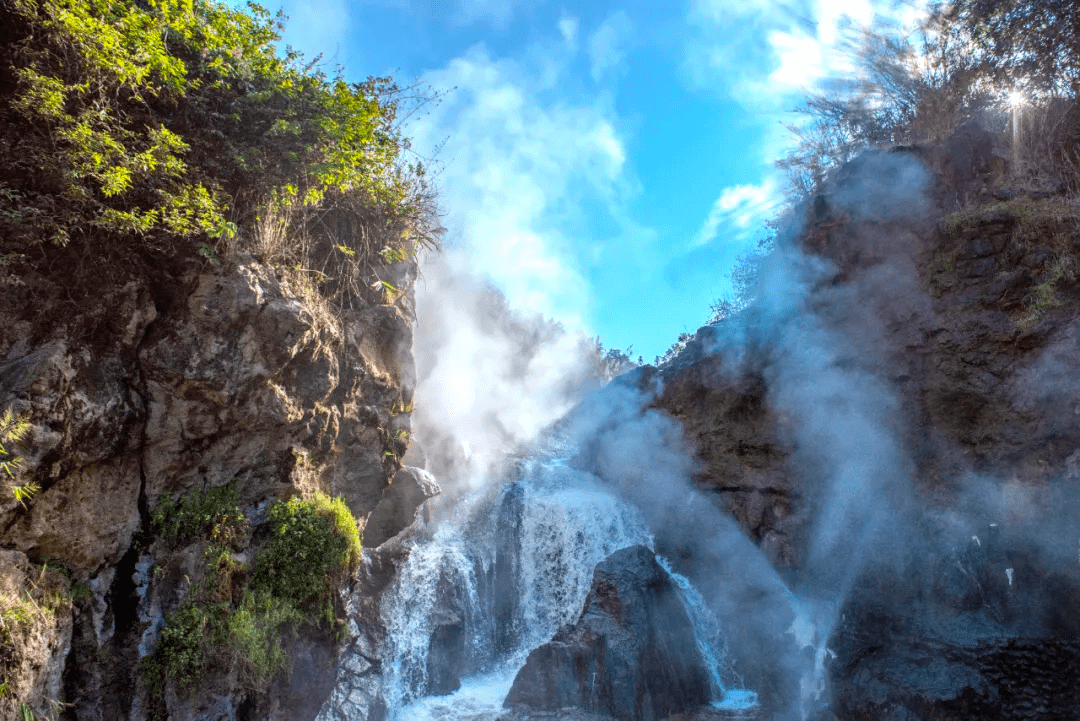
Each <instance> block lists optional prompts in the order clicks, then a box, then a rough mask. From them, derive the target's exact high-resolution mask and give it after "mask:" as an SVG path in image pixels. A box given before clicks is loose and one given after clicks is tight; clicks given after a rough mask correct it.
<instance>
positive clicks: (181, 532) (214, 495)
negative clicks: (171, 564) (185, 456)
mask: <svg viewBox="0 0 1080 721" xmlns="http://www.w3.org/2000/svg"><path fill="white" fill-rule="evenodd" d="M150 525H151V529H152V530H153V532H154V534H155V535H157V536H160V537H161V538H162V539H164V540H165V542H166V543H167V544H168V545H169V547H171V548H176V547H177V546H181V545H184V544H185V543H188V542H190V541H192V540H193V539H194V538H196V537H197V536H200V535H203V534H205V533H206V532H208V531H211V530H212V529H217V530H215V533H218V534H226V533H228V534H232V535H235V536H239V534H241V533H243V531H244V530H246V526H247V518H246V516H244V514H243V513H241V512H240V506H239V505H238V503H237V484H236V483H229V484H226V485H224V486H218V487H217V488H207V489H204V490H202V491H192V492H189V493H187V494H185V495H183V496H181V497H180V498H179V499H178V500H177V499H174V498H173V497H172V496H169V495H163V496H162V497H161V499H160V500H159V501H158V505H157V508H155V509H154V512H153V513H152V514H151V516H150Z"/></svg>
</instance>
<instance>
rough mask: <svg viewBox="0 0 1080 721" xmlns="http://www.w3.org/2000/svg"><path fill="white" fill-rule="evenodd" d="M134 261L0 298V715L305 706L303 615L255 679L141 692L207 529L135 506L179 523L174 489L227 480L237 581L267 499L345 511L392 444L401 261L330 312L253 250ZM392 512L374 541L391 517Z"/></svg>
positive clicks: (320, 632)
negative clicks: (1, 467) (10, 467)
mask: <svg viewBox="0 0 1080 721" xmlns="http://www.w3.org/2000/svg"><path fill="white" fill-rule="evenodd" d="M60 252H61V251H56V254H57V255H59V253H60ZM64 262H66V261H64ZM132 265H138V266H139V267H138V269H137V270H136V271H132V272H127V273H126V278H125V279H124V282H122V283H116V282H110V281H111V279H108V278H103V279H101V282H100V283H99V284H98V286H97V287H96V288H95V289H94V291H93V292H92V293H87V292H86V291H85V288H84V289H81V290H77V291H75V292H74V293H73V292H71V291H69V290H66V289H65V285H66V284H67V283H68V282H70V278H71V276H65V274H64V273H52V274H50V273H48V272H46V271H35V272H33V273H29V274H27V275H25V276H24V277H23V278H22V282H21V284H19V285H15V286H7V287H5V292H4V293H2V294H0V318H2V319H3V333H0V359H2V361H0V408H4V409H8V408H10V409H12V410H13V412H14V413H16V414H20V415H24V416H25V417H27V418H29V420H30V422H31V424H32V426H31V430H30V432H29V434H28V435H27V436H26V437H25V438H24V439H23V441H22V442H21V443H20V444H19V446H18V451H19V452H20V453H21V455H22V457H23V459H24V462H23V466H22V468H21V470H20V473H19V481H20V483H25V484H36V485H37V486H38V487H39V490H37V492H36V493H34V494H33V495H32V497H31V498H30V499H29V500H24V502H19V501H18V500H17V499H15V498H14V497H13V495H12V494H11V493H7V492H5V493H4V494H3V496H2V497H0V546H2V547H3V548H4V549H6V550H4V551H3V553H4V554H5V555H4V560H3V564H4V569H5V570H4V573H3V574H2V577H3V582H4V584H5V585H4V588H3V589H2V592H3V594H4V599H5V600H4V621H5V633H4V634H3V636H0V649H2V653H0V668H2V669H3V674H4V678H5V683H6V684H8V689H9V691H8V693H5V694H3V695H0V704H3V706H0V708H2V709H3V710H2V711H0V714H2V715H3V716H4V717H5V718H7V717H13V716H14V714H15V713H16V710H17V709H18V708H20V707H22V706H25V707H27V708H29V709H31V710H32V711H33V712H34V713H35V714H37V716H38V717H39V718H56V717H57V716H63V717H65V718H72V719H75V718H77V719H118V718H129V719H140V718H148V717H152V716H153V715H154V714H156V713H161V712H167V714H168V717H169V718H173V719H181V718H184V719H196V718H214V719H218V718H288V719H299V718H313V717H314V715H315V713H316V712H317V710H318V708H319V706H320V705H321V703H322V701H323V696H325V695H328V694H329V688H324V685H325V684H322V685H321V684H320V683H316V682H315V681H316V680H317V678H318V677H320V676H321V675H324V676H325V677H326V678H327V679H332V678H333V674H332V673H327V674H321V673H320V670H327V669H328V667H331V666H332V665H333V664H334V662H335V659H336V654H337V648H338V644H339V642H340V641H341V639H340V635H339V636H338V637H335V635H334V633H331V631H328V630H327V629H326V628H325V627H323V626H319V627H316V626H313V625H301V626H300V627H299V629H300V633H299V635H297V636H295V637H288V638H287V639H286V641H285V645H286V648H285V651H286V653H287V654H288V655H289V656H290V657H291V658H292V667H293V668H294V669H295V673H294V674H293V676H292V681H291V682H285V683H281V682H275V683H274V684H273V690H272V691H270V690H269V688H270V686H267V685H265V684H264V685H262V686H259V685H258V684H252V683H251V682H250V679H249V678H245V675H244V672H243V671H244V670H243V669H242V668H231V669H218V670H217V671H216V672H215V673H213V674H211V675H209V676H208V678H210V679H211V681H210V682H209V683H208V684H206V685H204V686H203V687H201V688H199V689H198V692H197V693H193V692H191V691H190V690H187V691H185V690H184V689H181V688H179V687H176V688H174V687H172V686H168V687H167V689H166V693H165V694H164V696H163V697H162V698H159V699H158V701H156V702H154V701H151V700H148V696H147V688H146V683H145V682H144V676H145V674H144V672H143V664H145V659H146V658H147V657H148V655H150V654H151V653H152V652H153V650H154V649H155V647H156V646H157V644H158V642H159V639H160V637H161V633H162V628H163V626H164V624H165V619H166V618H167V617H168V616H169V614H170V613H171V612H173V611H175V610H176V609H177V608H178V607H179V606H180V605H181V604H182V603H183V601H184V599H185V598H187V597H188V596H190V595H191V593H193V591H192V589H193V588H197V587H200V586H199V585H200V583H202V582H203V581H204V580H205V578H204V577H206V576H208V575H209V573H210V570H208V567H207V562H206V561H205V560H204V558H208V557H209V556H208V555H207V554H208V552H209V549H211V547H212V544H213V543H214V542H215V536H214V534H215V533H217V531H216V530H213V529H210V528H209V526H208V527H207V528H208V530H207V532H206V533H205V534H204V533H202V532H197V533H189V534H187V535H184V534H183V533H178V532H175V531H176V528H175V527H173V529H172V531H173V532H172V535H170V530H169V529H168V526H167V523H168V521H169V518H167V517H166V516H168V515H169V514H160V513H158V514H157V515H155V513H156V512H158V511H159V510H160V509H163V508H164V509H170V508H172V509H174V510H173V513H172V515H173V516H174V517H176V518H179V513H180V512H179V511H176V510H175V509H176V508H177V506H176V504H178V503H179V504H183V503H184V502H185V501H184V499H191V498H196V499H197V498H202V499H206V498H208V497H209V496H208V495H207V494H208V493H210V492H213V491H214V489H218V490H220V489H230V491H231V492H232V493H233V499H234V503H235V505H236V507H237V508H238V509H239V510H240V511H241V512H242V514H243V515H244V519H242V522H241V525H240V526H239V527H240V528H242V529H244V530H243V532H242V533H241V534H240V535H241V536H242V538H232V539H230V540H229V543H230V544H231V545H230V548H231V550H232V551H233V553H232V555H231V557H230V558H231V561H229V563H230V564H232V565H230V568H232V569H234V571H235V569H240V572H239V573H233V575H232V576H231V578H232V579H233V583H234V584H240V585H242V583H243V580H242V579H243V578H244V577H246V574H247V571H246V570H244V569H245V568H247V567H248V566H250V567H252V568H254V564H253V563H252V557H253V554H254V550H255V549H256V548H257V547H260V546H261V545H262V544H264V543H265V541H266V534H267V533H268V530H269V526H268V520H267V508H268V506H270V504H271V503H272V502H273V501H275V500H277V499H280V498H286V497H290V496H294V495H296V496H309V495H310V494H312V493H314V492H316V491H321V492H325V493H328V494H331V495H338V496H341V497H343V498H344V499H345V500H346V502H347V504H348V507H349V509H350V510H351V511H352V513H353V514H354V515H355V516H356V518H357V519H359V520H360V521H361V524H362V522H363V520H364V519H365V518H366V517H367V516H368V515H369V514H370V513H371V512H372V511H373V510H374V509H375V508H376V507H377V506H378V504H379V503H380V501H381V500H382V499H383V495H384V492H385V491H386V490H387V489H388V488H391V487H392V485H391V484H392V483H393V481H394V479H395V476H396V475H397V473H398V472H399V469H400V467H401V466H400V460H399V459H400V458H401V457H402V456H403V455H404V453H405V451H406V448H407V445H408V440H409V433H410V420H409V412H408V410H411V401H412V393H413V386H414V384H415V372H414V368H413V361H412V332H413V327H412V324H413V310H412V305H411V304H412V295H411V286H412V282H413V280H414V279H415V277H416V264H415V260H406V261H402V262H399V263H395V264H393V265H390V266H385V267H382V268H380V269H379V272H380V273H381V275H380V277H382V278H384V279H386V280H387V281H392V282H393V285H394V288H395V289H396V290H397V291H400V292H395V293H394V294H389V293H374V292H373V293H370V294H369V295H368V297H366V298H359V297H358V298H354V299H353V301H354V302H353V304H352V305H353V307H352V309H349V310H334V309H331V307H330V306H329V305H328V304H327V303H326V302H325V301H324V300H323V299H322V298H321V297H320V296H319V295H318V293H316V292H314V291H313V290H312V288H311V287H310V286H307V285H305V283H304V282H303V278H302V276H301V275H300V274H299V273H294V272H284V271H282V270H280V269H277V268H274V267H270V266H268V265H265V264H262V263H260V262H258V261H256V260H255V259H254V258H251V257H243V256H241V257H239V258H236V259H235V260H233V261H232V262H228V263H226V264H224V265H221V266H215V265H211V264H210V263H208V262H205V261H204V260H203V259H202V258H199V257H188V258H186V259H182V260H181V261H177V262H169V263H163V264H162V265H160V266H158V267H154V266H153V264H135V263H133V264H132ZM39 267H41V266H39ZM80 293H81V295H80ZM73 295H74V298H73V297H72V296H73ZM436 490H437V489H436ZM425 492H427V494H428V495H430V493H432V492H435V491H434V490H430V489H426V490H425ZM384 505H385V503H384ZM397 505H401V503H400V502H398V503H397ZM414 505H415V504H414ZM181 507H183V506H182V505H181ZM189 507H194V506H189ZM394 510H395V511H396V513H393V514H391V513H384V514H383V515H384V516H386V517H385V518H383V519H382V520H381V521H380V523H379V530H378V533H379V534H383V535H386V534H390V535H392V534H393V533H394V532H396V531H397V530H400V528H397V527H392V526H394V524H395V523H397V524H398V525H401V524H402V523H405V522H407V521H400V520H399V519H400V518H403V517H404V516H403V515H402V511H401V510H400V509H397V508H396V506H395V508H394ZM216 512H217V511H211V513H216ZM219 522H220V519H218V520H215V521H213V523H214V524H218V525H221V524H220V523H219ZM217 527H218V526H217V525H215V526H214V528H215V529H216V528H217ZM167 536H168V538H166V537H167ZM54 570H55V571H59V572H60V573H55V572H54ZM252 572H254V571H252ZM239 588H240V587H239V586H237V588H236V589H234V591H235V592H236V593H239V592H240V590H238V589H239ZM46 596H47V597H48V598H47V599H46ZM19 604H22V605H21V606H20V605H19ZM24 606H25V607H26V608H27V609H30V610H29V611H26V612H25V613H22V612H19V613H22V615H21V616H17V617H16V616H13V615H12V614H13V613H16V612H15V611H12V609H17V608H23V607H24ZM12 629H15V630H14V631H13V630H12ZM331 630H332V629H331ZM346 641H347V639H346ZM320 694H321V696H320ZM155 703H157V704H159V705H157V706H155ZM160 704H164V706H161V705H160ZM9 707H10V708H9Z"/></svg>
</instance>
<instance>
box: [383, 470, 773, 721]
mask: <svg viewBox="0 0 1080 721" xmlns="http://www.w3.org/2000/svg"><path fill="white" fill-rule="evenodd" d="M445 510H446V511H447V512H446V513H443V514H441V515H442V516H443V520H442V521H441V522H440V523H439V524H438V525H437V527H436V529H435V530H434V532H433V533H430V534H429V535H427V536H424V537H418V538H417V539H416V540H415V545H414V546H413V547H412V549H411V550H410V553H409V556H408V559H407V560H406V561H405V562H404V563H403V565H402V566H401V567H400V569H399V570H398V573H397V575H396V577H395V579H394V581H393V583H392V584H391V585H390V587H388V588H387V589H386V591H385V592H384V593H383V596H382V601H381V610H380V613H381V616H382V621H383V623H384V625H385V627H386V632H387V640H386V643H385V648H384V649H383V652H382V657H383V663H384V669H385V670H384V686H383V697H384V699H385V702H386V707H387V715H388V717H389V718H390V719H391V720H392V721H420V720H423V719H436V718H438V719H470V720H473V721H481V720H488V719H495V718H496V717H497V716H499V715H501V714H502V713H504V710H503V709H502V702H503V699H504V698H505V696H506V694H507V692H508V691H509V689H510V686H511V684H512V682H513V679H514V676H515V674H516V673H517V671H518V670H519V669H520V668H521V666H522V665H523V664H524V662H525V658H526V656H527V655H528V653H529V651H531V650H532V649H534V648H536V647H537V646H539V645H541V644H543V643H545V642H546V641H549V640H550V639H551V637H552V635H553V634H554V633H555V631H556V630H557V629H558V628H559V626H560V625H563V624H567V623H573V622H574V621H575V620H576V619H577V617H578V615H579V614H580V612H581V608H582V605H583V603H584V601H585V597H586V595H587V594H588V591H589V588H590V585H591V582H592V577H593V569H594V567H595V566H596V564H597V563H599V562H600V561H601V560H603V559H604V558H605V557H607V556H608V555H610V554H611V553H613V552H614V551H616V550H619V549H621V548H625V547H627V546H631V545H635V544H640V545H644V546H647V547H649V548H652V547H653V537H652V533H651V532H650V531H649V529H648V527H647V526H646V525H645V522H644V520H643V519H642V517H641V515H640V513H639V512H638V511H637V510H636V509H635V508H634V507H632V506H631V505H629V504H627V503H625V502H623V501H621V500H619V499H618V498H616V497H615V496H614V495H613V494H612V493H611V492H610V491H609V490H607V489H606V488H605V487H604V486H603V484H602V482H601V481H600V480H599V479H597V478H596V477H595V476H593V475H591V474H588V473H585V472H582V471H579V470H575V469H573V468H571V467H570V466H568V465H567V464H566V463H565V460H564V459H561V458H543V459H533V460H530V461H527V462H524V463H522V464H521V466H520V468H519V472H518V473H517V474H516V478H515V480H513V481H512V482H509V483H507V484H505V485H504V486H503V487H501V488H498V489H494V490H488V491H487V492H486V493H484V494H480V495H474V496H473V497H469V498H463V499H461V500H459V501H458V502H457V503H456V504H455V505H453V507H452V508H449V509H445ZM662 563H663V561H662ZM663 565H664V566H665V568H667V569H668V570H669V572H671V571H670V566H669V565H668V564H666V563H664V564H663ZM671 575H672V577H673V579H674V580H675V581H676V583H677V585H678V587H679V588H680V590H681V592H682V598H683V603H684V605H685V607H686V609H687V612H688V615H689V616H690V618H691V620H692V622H693V623H694V626H695V630H696V633H697V636H698V647H699V650H700V651H701V653H702V657H703V658H704V659H706V662H707V663H708V664H709V665H710V667H711V670H712V675H713V679H712V680H713V684H714V687H715V688H714V697H715V698H716V699H718V700H719V699H720V698H721V697H725V699H726V700H725V701H724V703H725V704H726V705H727V706H728V707H730V706H731V705H732V704H733V703H734V704H736V705H741V706H743V707H745V706H752V705H753V703H754V698H753V694H752V693H751V692H741V693H740V692H734V693H732V692H728V693H727V694H726V695H725V692H724V689H723V685H722V683H721V680H720V673H719V671H720V664H721V662H722V653H721V650H722V649H723V639H722V636H721V635H720V633H719V627H718V624H717V623H716V620H715V618H714V617H713V616H712V615H711V613H710V612H709V610H708V608H707V606H706V604H705V602H704V600H703V599H702V598H701V596H700V594H698V593H697V591H696V590H695V589H694V588H693V586H692V585H691V584H690V582H689V581H688V580H687V579H686V578H684V577H682V576H680V575H678V574H675V573H672V574H671ZM459 679H460V687H458V683H459Z"/></svg>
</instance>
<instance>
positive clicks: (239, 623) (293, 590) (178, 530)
mask: <svg viewBox="0 0 1080 721" xmlns="http://www.w3.org/2000/svg"><path fill="white" fill-rule="evenodd" d="M236 492H237V489H236V487H235V486H234V485H229V486H223V487H221V488H218V489H211V490H208V491H206V492H197V491H193V492H191V493H188V494H187V495H185V496H183V497H182V498H180V499H179V500H173V499H172V498H170V497H167V496H166V497H163V499H162V501H161V503H160V504H159V505H158V508H157V509H155V512H154V514H153V518H152V527H153V529H154V530H155V532H157V533H159V534H162V535H163V536H165V537H166V538H167V539H171V541H170V545H172V546H173V547H175V546H176V545H178V544H180V543H184V542H190V541H193V540H196V539H200V538H201V539H202V540H203V541H205V542H206V552H205V556H204V558H205V561H206V567H205V577H204V580H203V582H202V583H200V584H196V585H194V586H193V587H192V588H191V590H190V592H189V595H188V598H187V599H186V600H185V601H184V603H183V604H182V605H181V606H180V607H179V608H178V609H177V610H175V611H174V612H172V613H171V614H170V615H169V616H168V618H167V619H166V624H165V627H164V629H163V630H162V635H161V640H160V642H159V643H158V645H157V647H156V648H155V650H154V652H153V654H151V656H150V657H148V658H147V659H146V661H144V666H143V673H144V675H145V678H146V681H147V688H148V690H149V693H150V696H151V699H152V700H153V701H155V702H156V703H160V700H161V698H162V693H163V691H164V684H165V680H166V679H168V678H173V679H175V680H176V681H177V683H178V685H179V686H180V688H181V689H184V690H187V691H188V692H193V691H195V690H196V689H197V688H198V686H199V684H200V682H201V681H202V679H204V678H205V675H206V673H207V671H208V670H209V668H210V667H211V666H212V665H213V664H214V663H215V661H220V662H221V663H223V664H224V665H225V666H227V667H229V668H234V669H239V671H240V673H241V675H242V676H243V678H244V680H245V683H247V684H248V685H249V686H250V687H252V688H263V687H265V685H266V684H267V683H268V682H269V681H270V679H272V678H273V677H274V676H275V675H276V674H278V673H279V672H281V671H283V670H284V669H285V668H286V667H287V665H288V658H287V656H286V653H285V649H284V648H283V646H282V643H281V630H282V628H283V627H285V626H296V625H298V624H300V623H304V622H310V623H313V624H319V623H321V622H323V621H325V622H326V623H327V625H330V626H333V623H334V597H335V596H334V588H335V585H336V584H337V583H339V582H340V581H341V580H342V578H343V576H344V574H345V573H346V572H347V571H348V570H349V569H351V568H354V567H355V566H356V564H357V563H358V562H359V560H360V557H361V553H362V551H361V544H360V534H359V532H358V530H357V525H356V519H355V518H354V517H353V515H352V513H351V512H350V511H349V508H348V506H346V505H345V502H344V501H343V500H342V499H341V498H331V497H329V496H327V495H325V494H321V493H320V494H316V495H315V496H314V497H313V498H312V499H310V500H303V499H300V498H292V499H289V500H286V501H277V502H275V503H274V504H273V505H272V506H271V507H270V513H269V516H270V538H269V540H268V541H267V543H266V547H265V549H263V550H262V552H261V553H260V554H258V555H257V556H256V558H255V561H254V564H253V566H254V572H251V573H249V569H248V568H247V567H246V566H245V565H244V564H243V563H241V562H240V561H239V560H237V557H236V556H235V555H234V553H233V552H234V550H238V549H239V548H241V547H244V546H246V545H247V543H248V542H249V540H250V539H249V537H248V536H249V529H248V527H247V524H246V521H244V522H241V521H240V520H239V519H243V518H244V516H243V515H242V514H241V513H240V511H239V509H238V508H237V506H236Z"/></svg>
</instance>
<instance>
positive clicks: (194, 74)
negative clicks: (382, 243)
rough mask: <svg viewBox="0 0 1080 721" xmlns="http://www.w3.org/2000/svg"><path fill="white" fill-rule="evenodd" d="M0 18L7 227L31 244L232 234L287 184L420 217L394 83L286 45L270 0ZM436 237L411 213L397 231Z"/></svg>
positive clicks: (59, 6) (47, 0) (79, 4)
mask: <svg viewBox="0 0 1080 721" xmlns="http://www.w3.org/2000/svg"><path fill="white" fill-rule="evenodd" d="M0 24H3V25H4V26H5V27H6V28H10V31H9V32H10V35H9V37H11V38H12V41H10V42H9V43H8V44H7V45H6V46H5V47H4V48H0V54H2V55H3V57H0V62H2V63H3V64H4V65H5V66H10V67H11V69H12V71H13V73H14V77H15V78H16V79H17V87H15V88H12V89H11V90H8V91H4V92H3V93H2V94H3V95H5V96H7V97H8V98H9V102H10V105H11V107H12V108H13V109H14V110H15V112H16V113H17V115H16V116H13V117H11V118H9V123H11V124H12V125H11V126H9V127H4V135H5V136H7V139H6V140H5V141H4V142H3V143H0V162H3V163H4V166H5V169H6V170H8V171H9V173H8V178H7V180H6V183H7V186H5V188H4V190H5V191H6V192H4V193H0V231H2V232H3V233H4V234H5V235H6V236H8V237H10V238H11V239H13V240H18V241H19V242H21V243H22V244H23V245H24V246H25V247H29V246H31V245H33V244H35V243H41V242H45V241H48V242H51V243H54V244H57V245H64V244H66V243H67V242H69V241H70V240H71V239H72V238H75V237H83V238H87V237H90V236H92V235H94V234H95V233H97V232H100V231H105V232H106V233H109V234H111V235H112V236H113V237H114V239H115V238H116V237H130V238H135V239H141V240H140V241H139V242H141V243H143V244H144V245H147V244H148V245H149V246H150V247H154V248H157V249H162V250H170V249H172V248H174V247H175V246H176V244H175V242H173V241H172V240H171V239H172V238H176V237H180V238H192V239H195V240H196V241H199V240H202V241H204V243H203V245H202V247H204V248H205V247H211V248H212V246H210V245H209V244H207V243H205V240H208V239H222V240H227V239H229V238H231V237H232V236H234V235H236V234H237V232H238V227H237V224H238V221H239V220H244V219H247V218H249V217H250V216H251V215H253V214H254V211H255V209H256V208H257V207H258V206H260V205H262V204H264V203H266V202H273V200H274V199H275V198H282V197H289V198H293V199H296V201H297V202H298V203H299V204H300V205H301V206H302V207H304V208H310V209H314V208H315V207H316V206H322V207H330V206H334V205H340V204H341V203H342V200H343V199H346V198H349V199H351V200H350V202H349V203H346V205H350V204H352V205H356V204H359V205H360V206H363V207H364V208H365V209H367V212H369V213H374V214H375V215H378V216H379V217H381V218H384V219H390V220H391V221H394V219H403V220H404V221H407V222H405V223H404V226H405V227H407V228H412V229H414V231H416V229H417V228H422V227H424V224H423V223H422V222H420V220H421V217H422V216H424V214H425V213H428V212H429V211H430V207H429V206H428V205H426V203H428V202H429V200H430V196H429V195H428V191H427V184H426V181H424V179H423V177H424V171H423V168H422V166H421V165H420V164H416V165H412V166H409V165H407V164H405V163H404V162H403V161H402V159H401V158H402V153H403V151H405V150H407V149H408V141H407V140H406V139H404V138H403V137H402V136H401V134H400V131H399V129H398V122H397V117H398V102H399V98H400V96H401V89H400V88H399V87H398V86H397V85H395V84H394V83H393V82H392V80H391V79H390V78H369V79H368V80H367V81H365V82H361V83H349V82H346V81H345V80H344V79H343V78H342V77H341V75H340V72H338V73H335V74H332V75H328V74H327V73H325V72H324V71H322V70H321V69H319V68H318V66H317V64H316V63H315V62H307V61H305V60H304V58H303V57H302V56H301V55H300V54H298V53H296V52H293V51H292V50H287V51H286V52H285V53H279V51H278V47H277V45H276V43H277V42H278V41H279V39H280V32H281V30H282V27H283V26H282V16H281V14H280V13H279V14H278V15H276V16H275V15H271V14H270V13H269V12H267V11H266V10H265V9H264V8H262V7H261V6H259V5H257V4H255V3H249V4H248V6H247V8H246V9H234V8H232V7H230V6H229V5H227V4H226V3H224V2H217V1H216V0H148V1H147V2H145V3H131V2H126V1H123V0H9V2H7V3H5V4H4V6H2V7H0ZM305 217H306V218H307V217H314V215H313V214H308V215H305ZM393 224H394V223H393V222H391V225H393ZM431 239H432V236H430V235H428V234H426V233H425V232H423V231H416V232H412V233H410V234H407V237H404V238H402V237H399V236H395V242H394V243H393V244H392V248H393V249H394V250H399V249H406V248H407V247H412V246H408V243H409V242H417V241H419V242H421V243H424V242H429V241H431ZM98 250H99V252H103V251H104V250H105V248H102V247H99V248H98ZM376 251H377V249H375V250H373V251H372V254H371V255H370V256H369V257H374V255H373V254H374V252H376ZM214 257H216V256H214ZM208 259H210V258H208ZM211 262H213V260H211Z"/></svg>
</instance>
